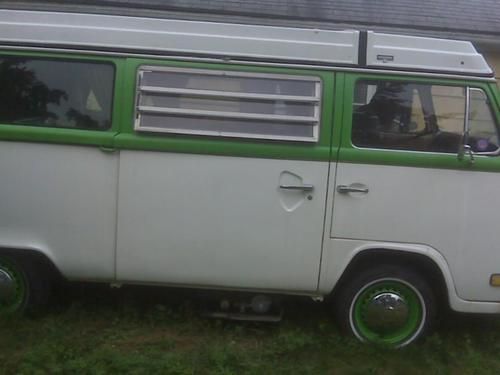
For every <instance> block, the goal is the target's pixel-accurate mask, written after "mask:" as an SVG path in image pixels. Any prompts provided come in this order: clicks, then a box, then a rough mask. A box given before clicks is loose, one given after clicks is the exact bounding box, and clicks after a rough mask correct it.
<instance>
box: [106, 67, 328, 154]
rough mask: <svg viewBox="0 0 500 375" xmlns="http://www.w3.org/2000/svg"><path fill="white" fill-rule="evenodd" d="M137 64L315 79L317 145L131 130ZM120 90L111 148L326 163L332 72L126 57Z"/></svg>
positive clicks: (132, 125)
mask: <svg viewBox="0 0 500 375" xmlns="http://www.w3.org/2000/svg"><path fill="white" fill-rule="evenodd" d="M141 65H156V66H170V67H182V68H192V69H213V70H230V71H239V72H259V73H277V74H289V75H302V76H304V75H306V76H316V77H319V78H320V79H321V80H322V90H323V93H322V110H321V124H320V139H319V142H317V143H306V142H286V141H269V140H255V139H240V138H224V137H210V136H195V135H181V134H165V133H145V132H143V133H137V132H135V131H134V129H133V127H134V110H135V92H136V75H137V69H138V68H139V67H140V66H141ZM124 81H125V86H124V88H123V91H124V97H123V100H124V101H123V103H125V104H124V105H123V113H122V116H123V117H122V118H123V119H124V121H123V122H122V127H121V129H120V134H119V135H118V136H117V137H116V138H115V147H116V148H118V149H124V150H146V151H164V152H179V153H195V154H208V155H229V156H241V157H258V158H277V159H300V160H324V161H328V160H330V150H331V148H330V144H331V134H332V116H333V103H334V98H333V92H334V73H331V72H325V71H315V70H310V69H291V68H275V67H259V66H241V65H236V64H230V63H227V64H225V63H201V62H185V61H168V60H164V59H143V58H129V59H127V63H126V79H125V80H124Z"/></svg>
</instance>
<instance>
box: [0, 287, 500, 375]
mask: <svg viewBox="0 0 500 375" xmlns="http://www.w3.org/2000/svg"><path fill="white" fill-rule="evenodd" d="M166 296H169V297H166ZM197 301H199V299H197V298H194V297H193V296H192V294H187V293H183V294H181V293H179V292H175V293H172V291H171V290H168V289H157V288H153V289H152V288H125V289H123V290H114V291H110V290H108V289H107V288H103V287H93V286H91V287H79V286H77V287H73V288H72V289H71V290H70V292H69V293H66V297H64V298H61V297H59V299H58V301H57V302H56V303H55V304H54V305H53V307H51V309H49V311H48V312H47V313H46V314H44V316H42V317H38V318H35V319H33V318H31V319H28V318H10V319H6V318H2V320H0V374H109V373H120V374H156V373H163V374H403V373H404V374H420V373H427V374H429V373H431V374H498V373H500V356H499V353H500V319H499V318H496V317H478V316H475V317H474V316H461V315H450V316H447V317H446V318H445V319H444V321H443V322H442V324H441V327H440V329H439V331H438V333H436V334H434V335H433V336H431V337H430V338H428V339H427V340H425V342H422V343H418V344H416V345H414V346H411V347H409V348H405V349H402V350H386V349H383V348H376V347H370V346H367V345H362V344H359V343H357V342H356V341H354V340H352V339H350V338H346V337H342V336H340V335H339V334H338V332H337V330H336V328H335V325H334V324H333V323H332V321H331V319H330V317H329V315H328V312H327V310H325V309H324V308H323V307H322V305H319V304H314V303H313V302H308V301H291V302H287V308H288V310H287V313H286V314H285V317H284V320H283V321H282V322H281V323H279V324H274V323H260V324H257V323H241V322H229V321H219V320H209V319H204V318H201V317H199V315H198V310H199V308H198V307H197V306H195V304H196V302H197Z"/></svg>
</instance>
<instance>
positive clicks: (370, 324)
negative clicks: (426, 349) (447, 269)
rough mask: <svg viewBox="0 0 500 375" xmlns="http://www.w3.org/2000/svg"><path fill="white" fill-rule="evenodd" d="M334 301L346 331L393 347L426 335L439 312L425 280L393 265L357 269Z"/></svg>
mask: <svg viewBox="0 0 500 375" xmlns="http://www.w3.org/2000/svg"><path fill="white" fill-rule="evenodd" d="M355 272H356V271H355ZM332 302H333V304H334V305H333V309H334V313H335V315H336V319H337V321H338V324H339V327H340V329H341V330H342V331H343V332H345V333H348V334H351V335H353V336H354V337H356V338H357V339H358V340H360V341H363V342H369V343H374V344H380V345H383V346H390V347H394V348H399V347H403V346H406V345H409V344H411V343H413V342H415V341H416V340H418V339H419V338H421V337H424V336H425V335H427V334H428V333H429V331H430V330H431V328H432V326H433V323H434V321H435V318H436V313H437V311H436V308H437V305H436V297H435V295H434V293H433V292H432V289H431V288H430V287H429V284H428V283H427V282H426V281H425V279H424V278H423V277H422V276H421V275H420V274H419V273H417V272H415V271H414V270H412V269H410V268H407V267H404V266H398V265H391V264H386V265H379V266H374V267H373V268H365V269H363V270H360V271H358V272H357V274H356V275H354V276H352V277H351V278H350V279H349V280H347V281H346V282H344V283H343V284H342V285H341V286H340V290H339V291H338V292H337V293H336V296H335V298H334V300H333V301H332Z"/></svg>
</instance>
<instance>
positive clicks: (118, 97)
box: [0, 50, 125, 147]
mask: <svg viewBox="0 0 500 375" xmlns="http://www.w3.org/2000/svg"><path fill="white" fill-rule="evenodd" d="M2 55H8V56H26V57H43V58H49V59H50V58H53V59H64V60H68V61H70V60H76V61H96V62H109V63H112V64H113V65H114V66H115V87H114V95H113V111H112V125H111V128H110V129H109V130H105V131H99V130H84V129H69V128H55V127H54V128H50V127H44V126H29V125H9V124H0V140H8V141H19V142H44V143H62V144H73V145H93V146H107V147H111V146H112V145H113V138H114V136H115V135H116V134H117V131H118V128H119V124H120V123H121V122H122V112H123V111H122V110H121V109H122V105H121V103H122V102H123V100H122V94H123V83H124V78H125V77H124V65H125V59H121V58H107V57H102V56H89V55H82V54H71V53H41V52H24V51H23V52H20V51H5V50H4V51H0V56H2Z"/></svg>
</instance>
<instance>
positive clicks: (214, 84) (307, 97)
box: [135, 67, 321, 142]
mask: <svg viewBox="0 0 500 375" xmlns="http://www.w3.org/2000/svg"><path fill="white" fill-rule="evenodd" d="M138 75H139V77H138V90H137V107H136V123H135V129H136V130H137V131H145V132H161V133H176V134H194V135H207V136H224V137H241V138H259V139H277V140H292V141H305V142H316V141H317V140H318V139H319V124H320V118H319V114H320V93H321V81H320V79H319V78H317V77H303V76H294V75H275V74H264V73H246V72H233V71H216V70H199V69H183V68H162V67H142V68H141V69H140V70H139V72H138Z"/></svg>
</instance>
